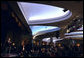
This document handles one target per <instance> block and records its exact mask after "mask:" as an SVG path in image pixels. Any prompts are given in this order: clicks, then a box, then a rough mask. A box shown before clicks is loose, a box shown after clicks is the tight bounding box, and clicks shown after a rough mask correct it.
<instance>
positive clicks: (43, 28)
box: [30, 26, 60, 35]
mask: <svg viewBox="0 0 84 58" xmlns="http://www.w3.org/2000/svg"><path fill="white" fill-rule="evenodd" d="M30 29H31V30H32V35H35V34H37V33H38V32H41V33H42V31H43V32H46V33H48V32H52V31H57V30H60V28H59V27H55V26H30Z"/></svg>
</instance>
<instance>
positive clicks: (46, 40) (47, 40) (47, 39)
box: [42, 37, 63, 43]
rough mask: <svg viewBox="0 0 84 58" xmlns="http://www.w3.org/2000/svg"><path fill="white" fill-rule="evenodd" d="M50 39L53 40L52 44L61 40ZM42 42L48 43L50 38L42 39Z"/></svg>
mask: <svg viewBox="0 0 84 58" xmlns="http://www.w3.org/2000/svg"><path fill="white" fill-rule="evenodd" d="M52 39H53V42H54V43H55V42H57V41H61V40H63V39H57V38H56V37H52ZM42 41H45V42H50V38H44V39H42Z"/></svg>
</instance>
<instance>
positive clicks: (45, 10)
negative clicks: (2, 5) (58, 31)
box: [17, 2, 72, 25]
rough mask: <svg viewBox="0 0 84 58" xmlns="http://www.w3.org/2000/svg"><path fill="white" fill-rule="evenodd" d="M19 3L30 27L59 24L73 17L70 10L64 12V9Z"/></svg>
mask: <svg viewBox="0 0 84 58" xmlns="http://www.w3.org/2000/svg"><path fill="white" fill-rule="evenodd" d="M17 3H18V6H19V8H20V10H21V11H22V14H23V16H24V17H25V19H26V21H27V23H28V24H29V25H32V24H45V23H53V22H59V21H62V20H65V19H68V18H69V17H70V16H71V15H72V13H71V12H70V10H67V11H66V12H64V11H63V10H64V8H60V7H56V6H50V5H44V4H36V3H28V2H17Z"/></svg>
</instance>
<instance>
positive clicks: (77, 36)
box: [65, 35, 83, 38]
mask: <svg viewBox="0 0 84 58" xmlns="http://www.w3.org/2000/svg"><path fill="white" fill-rule="evenodd" d="M65 38H83V35H74V36H66V37H65Z"/></svg>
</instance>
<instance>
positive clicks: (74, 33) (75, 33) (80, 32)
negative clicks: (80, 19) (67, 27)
mask: <svg viewBox="0 0 84 58" xmlns="http://www.w3.org/2000/svg"><path fill="white" fill-rule="evenodd" d="M65 35H83V31H76V32H70V33H65Z"/></svg>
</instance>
